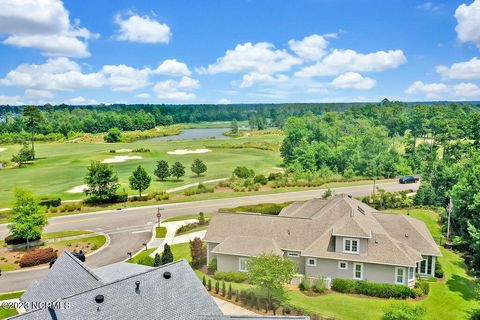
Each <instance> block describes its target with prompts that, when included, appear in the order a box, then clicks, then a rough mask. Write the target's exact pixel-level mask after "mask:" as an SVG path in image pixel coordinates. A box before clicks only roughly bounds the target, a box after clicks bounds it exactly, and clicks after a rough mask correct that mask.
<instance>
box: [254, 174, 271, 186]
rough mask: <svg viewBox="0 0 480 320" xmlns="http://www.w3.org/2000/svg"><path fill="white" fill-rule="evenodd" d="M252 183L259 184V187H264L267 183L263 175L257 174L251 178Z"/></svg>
mask: <svg viewBox="0 0 480 320" xmlns="http://www.w3.org/2000/svg"><path fill="white" fill-rule="evenodd" d="M253 182H254V183H259V184H261V185H266V184H267V183H268V180H267V177H265V176H264V175H263V174H257V175H256V176H255V177H254V178H253Z"/></svg>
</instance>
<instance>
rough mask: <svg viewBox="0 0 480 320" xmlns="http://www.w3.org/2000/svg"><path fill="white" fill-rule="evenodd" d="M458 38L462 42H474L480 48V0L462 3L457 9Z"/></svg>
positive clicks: (456, 28)
mask: <svg viewBox="0 0 480 320" xmlns="http://www.w3.org/2000/svg"><path fill="white" fill-rule="evenodd" d="M455 18H457V26H456V27H455V30H456V31H457V36H458V39H459V40H460V41H461V42H473V43H474V44H475V45H476V46H477V47H479V48H480V0H475V1H473V2H472V3H471V4H470V5H467V4H461V5H460V6H459V7H458V8H457V10H456V11H455Z"/></svg>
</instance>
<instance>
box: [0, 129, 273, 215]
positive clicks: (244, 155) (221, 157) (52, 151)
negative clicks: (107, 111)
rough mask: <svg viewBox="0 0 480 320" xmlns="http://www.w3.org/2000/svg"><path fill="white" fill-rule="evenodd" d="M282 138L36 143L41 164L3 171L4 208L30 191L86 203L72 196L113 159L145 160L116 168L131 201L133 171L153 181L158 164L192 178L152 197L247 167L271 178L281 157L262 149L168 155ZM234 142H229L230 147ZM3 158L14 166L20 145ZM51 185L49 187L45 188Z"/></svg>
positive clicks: (155, 185) (162, 184) (0, 197)
mask: <svg viewBox="0 0 480 320" xmlns="http://www.w3.org/2000/svg"><path fill="white" fill-rule="evenodd" d="M281 139H282V137H280V136H275V135H271V136H268V135H265V136H252V137H241V138H232V139H203V140H190V141H188V140H184V141H180V140H179V141H161V142H133V143H113V144H107V143H36V145H35V150H36V154H37V156H38V160H37V161H36V162H35V163H34V164H31V165H26V166H25V167H24V168H18V169H4V170H0V207H9V206H11V200H12V199H13V191H14V189H15V187H22V188H27V189H30V190H32V191H33V193H34V194H35V195H36V196H60V197H61V198H62V200H65V199H81V198H83V196H84V195H83V194H82V193H80V194H72V193H67V192H66V191H67V190H69V189H71V188H73V187H75V186H78V185H82V184H84V182H83V179H84V176H85V173H86V167H87V166H88V165H89V164H90V162H91V161H92V160H97V161H103V160H105V159H107V158H111V157H113V156H119V155H124V156H141V157H142V159H136V160H128V161H125V162H121V163H114V164H112V165H113V166H114V168H115V170H116V171H117V172H118V177H119V180H120V184H121V188H120V190H122V188H125V189H126V190H127V192H129V194H131V195H135V194H137V192H136V191H132V190H130V189H129V185H128V177H129V176H130V175H131V173H132V171H133V169H134V168H135V167H136V166H138V165H142V166H143V167H144V168H145V169H146V170H147V171H148V172H149V173H150V174H151V175H153V171H154V168H155V165H156V162H157V161H158V160H166V161H168V162H169V163H171V164H172V163H173V162H175V161H180V162H181V163H183V164H184V166H185V167H186V175H185V177H183V178H182V179H183V180H182V181H173V180H168V181H158V180H157V179H152V184H151V186H150V188H149V189H148V190H146V191H147V192H149V191H157V190H158V191H160V190H166V189H170V188H173V187H178V186H181V185H184V184H187V183H192V182H197V181H199V180H211V179H218V178H225V177H229V176H230V175H231V173H232V171H233V169H234V168H235V167H236V166H238V165H245V164H247V165H248V167H250V168H254V169H255V171H256V172H261V173H268V172H269V171H271V170H272V167H274V166H277V165H279V164H280V162H281V160H280V155H279V153H278V152H274V151H268V150H259V149H230V148H212V149H211V150H212V152H208V153H202V154H186V155H171V154H167V152H168V151H174V150H177V149H191V150H192V149H193V150H195V149H203V148H207V147H208V146H212V147H214V146H216V145H221V144H225V143H227V142H228V144H232V145H236V144H242V143H245V142H260V143H262V142H268V143H279V142H280V141H281ZM227 140H228V141H227ZM2 147H5V148H7V149H6V150H5V151H4V152H2V153H0V161H1V160H4V161H9V160H10V159H11V157H12V155H13V154H14V153H16V152H18V150H19V149H20V147H21V146H20V145H7V146H3V145H2ZM138 148H148V149H150V150H151V151H150V152H145V153H133V152H132V153H109V150H114V149H116V150H118V149H138ZM195 158H200V159H201V160H203V161H204V162H205V164H206V165H207V167H208V171H207V172H206V174H205V175H204V176H203V177H201V178H200V179H198V178H197V177H196V176H195V175H194V174H193V173H192V172H191V171H190V165H191V163H192V162H193V160H194V159H195ZM46 181H48V183H45V182H46Z"/></svg>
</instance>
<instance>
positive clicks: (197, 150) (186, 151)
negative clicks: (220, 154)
mask: <svg viewBox="0 0 480 320" xmlns="http://www.w3.org/2000/svg"><path fill="white" fill-rule="evenodd" d="M207 152H212V150H210V149H195V150H189V149H179V150H175V151H168V152H167V153H168V154H174V155H183V154H191V153H207Z"/></svg>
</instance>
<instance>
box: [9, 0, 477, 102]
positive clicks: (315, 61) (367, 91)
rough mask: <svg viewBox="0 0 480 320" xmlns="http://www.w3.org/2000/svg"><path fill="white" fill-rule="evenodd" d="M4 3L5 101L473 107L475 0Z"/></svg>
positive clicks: (70, 0)
mask: <svg viewBox="0 0 480 320" xmlns="http://www.w3.org/2000/svg"><path fill="white" fill-rule="evenodd" d="M0 8H2V10H1V11H0V57H1V60H0V104H2V103H3V104H23V103H38V104H43V103H52V104H58V103H70V104H88V103H119V102H123V103H250V102H348V101H379V100H381V99H382V98H384V97H387V98H389V99H398V100H404V101H412V100H413V101H420V100H480V81H479V80H480V59H477V57H478V56H479V50H480V0H476V1H473V2H472V0H469V1H467V2H464V1H431V2H425V1H406V0H403V1H396V0H390V1H362V0H356V1H346V0H344V1H342V0H339V1H333V0H328V1H327V0H325V1H321V0H316V1H314V0H308V1H307V0H295V1H293V0H292V1H290V0H288V1H287V0H285V1H280V0H277V1H273V0H262V1H253V0H250V1H247V0H229V1H221V0H215V1H214V0H210V1H209V0H205V1H193V0H191V1H182V0H171V1H107V0H103V1H99V0H96V1H91V0H82V1H76V0H66V1H63V2H62V1H58V0H0Z"/></svg>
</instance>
